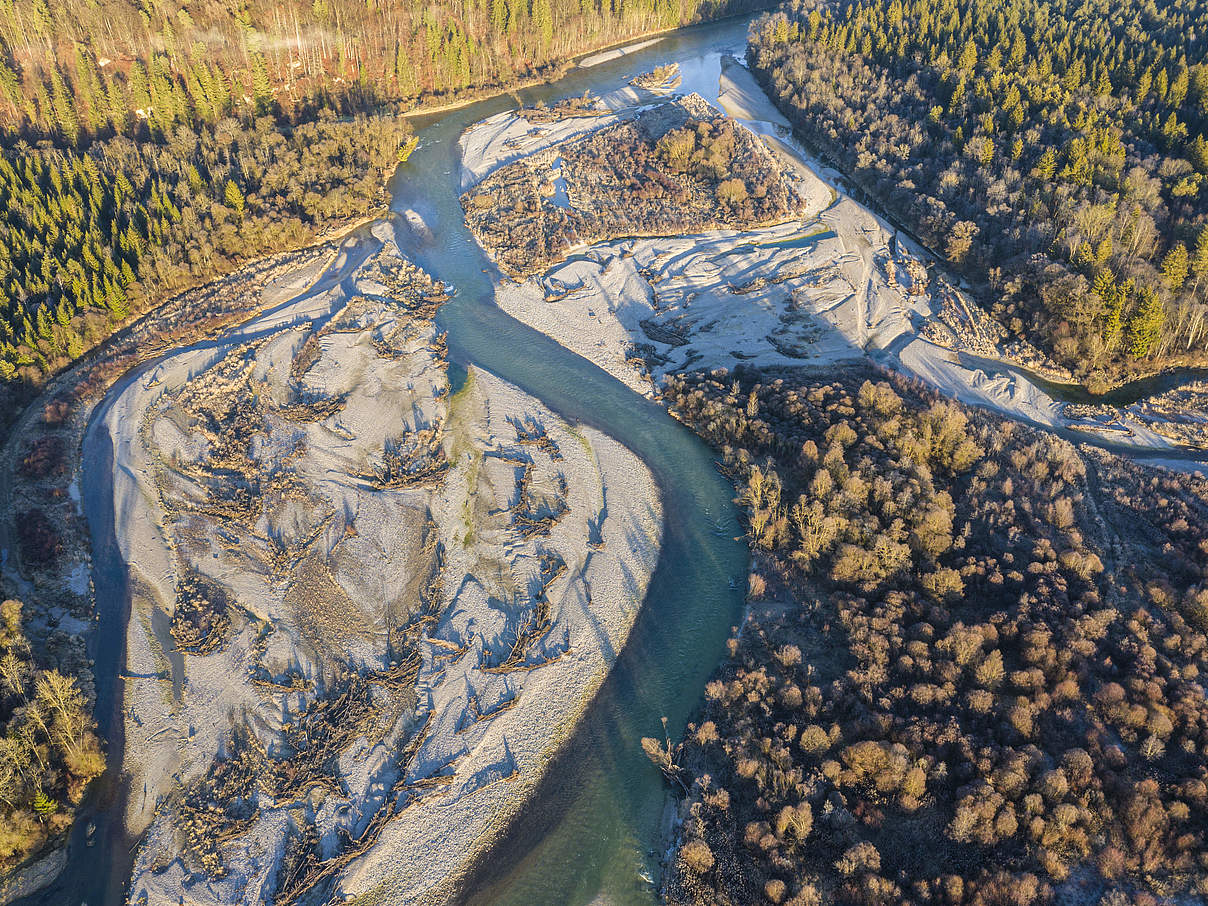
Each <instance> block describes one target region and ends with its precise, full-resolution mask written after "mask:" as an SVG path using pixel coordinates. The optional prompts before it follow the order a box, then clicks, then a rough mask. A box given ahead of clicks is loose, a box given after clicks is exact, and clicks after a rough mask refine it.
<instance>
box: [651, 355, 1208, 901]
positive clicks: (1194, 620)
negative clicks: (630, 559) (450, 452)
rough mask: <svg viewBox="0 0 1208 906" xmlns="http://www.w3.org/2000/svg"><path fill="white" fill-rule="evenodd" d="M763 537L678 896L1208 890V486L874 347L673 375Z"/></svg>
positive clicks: (699, 775)
mask: <svg viewBox="0 0 1208 906" xmlns="http://www.w3.org/2000/svg"><path fill="white" fill-rule="evenodd" d="M667 397H668V400H669V402H670V403H671V405H672V407H673V411H674V412H675V413H676V414H677V415H678V416H679V417H680V418H681V419H682V420H683V421H684V422H685V423H687V424H688V425H689V426H691V427H692V428H693V429H694V430H696V431H698V432H700V433H701V434H702V435H703V436H704V437H705V438H706V439H707V440H708V442H709V443H710V444H712V445H713V446H714V447H715V448H716V449H717V450H718V451H720V453H721V455H722V457H723V459H724V466H725V468H726V470H727V471H728V473H729V474H730V475H731V476H732V477H733V478H734V480H735V482H736V484H737V485H738V487H739V489H740V491H741V503H742V504H743V505H744V507H745V508H746V510H747V513H748V530H749V538H750V544H751V548H752V551H753V555H754V561H753V567H752V573H751V576H750V579H749V600H750V602H751V603H750V618H749V619H748V621H747V622H746V624H745V625H744V627H743V628H742V631H741V633H740V634H738V635H736V636H735V637H734V638H732V640H731V641H730V657H729V659H728V660H727V661H726V663H725V664H724V665H723V667H722V668H721V669H720V671H719V672H718V673H717V674H716V675H715V678H714V679H713V680H712V681H711V682H710V683H709V686H708V688H707V690H706V703H705V706H704V708H703V713H702V714H700V716H699V719H698V720H697V721H696V722H695V723H693V724H691V725H689V727H688V731H687V735H686V738H685V739H684V741H683V742H682V744H680V745H678V746H669V751H664V752H663V753H662V754H660V753H659V751H658V747H657V745H651V744H650V743H649V742H648V743H647V749H648V751H650V752H651V754H652V756H654V757H655V760H656V761H659V762H660V763H661V764H662V765H663V766H664V769H665V770H666V771H667V772H668V773H669V774H671V775H672V776H673V777H677V778H679V779H680V780H682V781H683V782H684V784H685V786H686V787H687V788H688V789H689V790H690V792H689V794H688V803H687V805H686V813H685V814H686V818H685V823H684V825H683V828H682V839H681V840H680V848H679V852H678V856H677V860H676V862H675V864H674V865H673V866H672V867H671V869H670V870H669V872H668V880H667V882H666V893H667V894H668V897H669V900H670V902H673V903H718V904H751V903H760V902H771V903H791V904H794V906H805V904H818V903H823V902H840V903H851V904H891V903H892V904H905V903H914V904H945V906H957V904H1021V906H1022V904H1025V903H1044V902H1055V898H1056V897H1057V896H1058V895H1059V894H1060V893H1062V892H1068V891H1072V890H1074V889H1075V888H1076V889H1077V890H1078V891H1079V896H1080V897H1081V898H1085V899H1080V901H1084V902H1088V903H1096V902H1102V903H1105V904H1113V906H1114V904H1128V903H1136V904H1156V903H1157V902H1159V901H1161V902H1169V901H1170V900H1169V899H1168V898H1177V897H1180V896H1187V895H1198V896H1203V895H1204V894H1205V893H1206V892H1208V856H1206V853H1208V846H1206V841H1205V833H1206V831H1208V785H1206V780H1208V777H1206V770H1205V764H1206V760H1205V754H1208V703H1206V702H1205V698H1204V695H1203V687H1202V681H1203V675H1204V671H1205V670H1208V636H1206V635H1205V633H1206V632H1208V588H1206V586H1205V580H1206V578H1208V577H1206V575H1205V566H1204V564H1205V562H1206V556H1205V555H1206V554H1208V482H1206V481H1205V480H1204V479H1202V478H1190V477H1187V476H1183V475H1178V474H1175V473H1170V472H1166V471H1164V470H1149V469H1145V468H1141V467H1139V466H1136V465H1133V464H1132V463H1130V462H1128V461H1126V460H1123V459H1120V458H1117V457H1114V456H1111V455H1109V454H1106V453H1102V452H1100V451H1096V450H1090V449H1079V448H1075V447H1074V446H1073V445H1071V444H1069V443H1067V442H1066V441H1064V440H1061V439H1059V438H1057V437H1055V436H1053V435H1049V434H1045V433H1042V432H1038V431H1034V430H1031V429H1025V428H1022V427H1020V426H1018V425H1015V424H1013V423H1010V422H1005V421H1002V420H1000V419H999V418H997V417H995V416H993V415H991V414H989V413H986V412H982V411H976V410H965V409H962V408H961V407H958V406H956V405H954V404H952V403H948V402H942V401H940V400H939V399H938V398H937V397H936V396H934V394H932V393H931V392H930V391H927V390H924V389H920V387H919V386H917V385H915V384H912V383H910V382H908V381H907V380H906V379H903V378H900V377H893V378H887V376H886V375H884V374H880V373H875V372H871V371H870V370H869V369H864V368H855V369H852V370H851V371H850V372H843V373H840V374H839V375H838V376H836V375H828V376H826V377H825V378H821V377H820V378H815V379H811V378H808V377H792V378H787V377H786V378H784V379H771V378H769V377H766V376H762V375H760V374H759V373H756V372H739V373H738V374H735V375H731V374H728V373H726V372H724V371H721V372H713V373H712V374H705V373H698V374H696V375H690V376H686V377H682V378H677V379H675V380H673V381H672V382H671V384H670V386H669V388H668V393H667Z"/></svg>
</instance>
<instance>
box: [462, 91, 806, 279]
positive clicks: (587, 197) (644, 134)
mask: <svg viewBox="0 0 1208 906" xmlns="http://www.w3.org/2000/svg"><path fill="white" fill-rule="evenodd" d="M556 155H561V158H562V167H561V175H562V178H563V179H564V180H565V181H566V193H567V197H568V199H569V207H561V206H559V205H558V204H557V203H555V201H554V200H553V199H552V193H551V192H549V191H548V190H547V189H546V186H548V179H549V176H548V173H549V168H550V166H551V164H552V163H553V161H554V158H555V156H556ZM618 198H624V199H625V204H617V199H618ZM799 205H800V200H799V199H798V198H797V196H796V193H794V191H793V190H792V188H791V187H790V185H789V183H788V180H787V177H786V176H785V174H784V173H783V171H782V169H781V167H780V164H779V162H778V161H777V160H776V158H775V157H774V156H773V155H772V154H771V153H770V152H769V151H768V150H767V148H766V147H765V146H764V145H763V142H762V141H761V140H760V139H759V138H758V137H757V136H755V135H753V134H752V133H751V132H749V131H747V130H746V129H744V128H742V127H740V126H736V125H735V124H734V123H733V122H731V121H730V120H728V119H726V118H725V117H723V116H720V115H718V114H717V113H716V112H715V111H714V110H713V109H712V108H711V107H709V106H708V105H707V104H705V103H704V102H703V101H701V100H700V98H697V97H691V96H690V97H688V98H683V99H681V100H678V101H674V102H667V103H665V104H661V105H659V106H657V107H655V108H653V109H651V110H646V111H643V112H642V113H641V114H640V115H638V116H637V117H635V118H634V119H632V120H626V121H624V122H620V123H617V124H615V125H612V126H607V127H605V128H603V129H599V130H597V131H595V132H593V133H591V134H590V135H588V136H587V137H585V138H582V139H578V140H575V141H572V142H568V143H567V144H565V145H562V146H560V147H558V148H556V149H553V150H549V151H545V152H541V153H539V154H534V155H531V156H530V157H528V158H526V159H524V160H520V161H517V162H515V163H512V164H509V165H507V166H505V167H501V168H500V169H498V170H496V171H495V172H494V173H492V174H491V175H490V176H488V177H487V178H486V179H484V180H483V181H482V182H481V183H479V184H478V185H477V186H475V187H474V188H473V189H472V190H470V191H469V192H467V193H466V194H465V195H463V196H462V207H463V208H464V209H465V211H466V223H467V225H468V226H469V227H470V229H471V230H472V231H473V232H474V234H475V235H476V236H477V237H478V239H479V240H480V241H481V242H482V243H483V245H484V246H485V247H486V248H487V249H489V250H490V251H491V253H492V254H493V255H494V256H495V258H496V260H497V261H498V262H499V264H500V266H501V267H502V268H503V270H505V271H506V272H508V273H509V274H512V275H529V274H534V273H540V272H541V271H543V270H545V269H546V268H548V267H549V266H550V265H551V264H553V263H554V262H555V261H557V260H558V259H559V258H560V257H561V256H562V254H563V253H564V252H565V250H566V249H567V248H569V247H570V246H572V245H575V244H577V243H593V242H599V241H602V240H607V239H614V238H617V237H621V236H641V235H646V236H662V235H672V234H677V233H686V232H697V231H701V230H710V229H722V228H749V227H753V226H760V225H765V224H769V223H776V222H780V221H783V220H786V219H787V218H789V217H790V216H792V214H793V213H794V211H796V210H797V208H798V206H799Z"/></svg>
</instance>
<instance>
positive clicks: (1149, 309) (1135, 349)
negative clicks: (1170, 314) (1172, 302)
mask: <svg viewBox="0 0 1208 906" xmlns="http://www.w3.org/2000/svg"><path fill="white" fill-rule="evenodd" d="M1165 323H1166V306H1165V305H1164V304H1163V303H1162V300H1161V298H1160V297H1159V296H1158V294H1157V293H1155V292H1154V291H1153V290H1152V289H1149V288H1148V287H1146V288H1145V289H1142V290H1141V293H1140V302H1139V304H1138V305H1137V310H1136V311H1135V312H1134V313H1133V316H1132V317H1131V318H1130V319H1129V321H1128V354H1129V355H1131V356H1132V357H1133V358H1134V359H1140V358H1144V357H1145V356H1147V355H1149V354H1150V352H1151V351H1153V348H1154V346H1155V345H1156V344H1157V342H1158V339H1159V337H1161V335H1162V327H1163V326H1164V325H1165Z"/></svg>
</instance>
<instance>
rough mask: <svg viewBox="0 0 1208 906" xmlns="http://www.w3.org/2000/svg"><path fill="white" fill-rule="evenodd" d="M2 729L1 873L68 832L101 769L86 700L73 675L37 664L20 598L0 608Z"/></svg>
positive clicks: (0, 761)
mask: <svg viewBox="0 0 1208 906" xmlns="http://www.w3.org/2000/svg"><path fill="white" fill-rule="evenodd" d="M0 734H2V735H0V816H2V820H0V826H2V827H3V830H2V831H0V870H10V869H12V868H13V867H15V866H16V865H17V864H18V863H19V862H21V861H22V860H23V859H24V858H25V857H26V856H28V855H30V854H32V853H35V852H37V851H38V850H39V849H41V848H42V847H43V846H44V845H45V844H46V843H47V842H48V841H50V840H52V839H55V838H57V837H59V836H60V835H62V834H64V833H65V832H66V830H67V828H69V827H70V826H71V818H72V812H73V807H74V806H76V805H78V804H79V803H80V800H81V799H82V798H83V795H84V789H85V787H87V786H88V783H89V781H90V780H92V779H93V778H94V777H96V776H98V775H99V774H100V773H101V772H102V771H103V770H104V769H105V756H104V755H103V754H102V752H101V745H100V742H99V741H98V740H97V737H96V735H95V734H94V732H93V723H92V718H91V715H90V714H89V704H88V702H87V701H86V700H85V698H84V696H83V694H82V693H81V692H80V690H79V688H78V687H77V685H76V683H75V681H74V680H73V679H71V678H69V677H67V676H64V675H63V674H62V673H60V672H59V671H58V670H54V669H43V667H41V666H40V665H39V659H38V658H36V657H35V654H34V650H33V647H32V646H31V645H30V643H29V640H28V639H27V638H26V636H25V632H24V628H23V626H22V622H21V603H20V602H19V601H5V602H4V603H3V604H2V605H0Z"/></svg>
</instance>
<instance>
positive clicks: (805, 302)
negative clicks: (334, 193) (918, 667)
mask: <svg viewBox="0 0 1208 906" xmlns="http://www.w3.org/2000/svg"><path fill="white" fill-rule="evenodd" d="M715 73H716V74H715V75H714V74H712V73H709V74H703V75H700V74H698V75H697V76H696V77H695V78H694V79H693V80H691V81H690V83H686V84H685V85H684V86H683V87H684V89H685V90H695V91H699V92H700V93H702V94H703V96H704V97H706V99H709V100H711V101H712V102H714V103H715V104H717V105H718V106H719V107H721V108H723V109H725V110H727V111H729V112H730V113H731V114H732V115H733V116H735V117H736V118H737V120H738V122H741V123H742V124H743V125H744V126H745V127H747V128H749V129H750V130H751V131H752V132H754V133H755V134H757V135H760V136H762V137H763V138H764V139H765V141H766V142H767V143H768V146H769V148H770V149H771V150H772V151H773V153H775V154H777V155H778V156H779V157H781V159H782V160H784V161H785V164H786V166H787V167H789V168H790V169H791V170H792V171H793V172H795V173H796V176H797V185H798V186H804V187H805V188H804V189H802V190H801V191H804V192H805V193H806V194H808V195H809V197H810V198H811V199H812V200H813V202H814V204H812V205H811V206H810V208H809V210H808V211H807V213H805V214H804V215H803V216H802V217H801V219H800V220H799V221H797V222H795V223H793V224H790V225H788V226H786V227H773V228H765V229H752V230H746V231H742V232H721V233H708V234H701V235H694V236H686V237H668V238H650V239H626V240H622V241H617V242H603V243H598V244H595V245H591V246H585V247H582V248H579V249H576V254H574V255H572V256H571V257H570V258H569V259H568V260H567V261H565V262H564V263H562V264H556V265H554V266H553V267H551V268H550V269H549V270H547V271H546V272H545V273H543V274H541V275H538V276H535V277H531V278H529V279H528V280H525V281H522V282H518V283H517V282H508V281H504V282H501V283H500V284H499V288H498V291H497V301H498V304H499V305H500V306H501V307H502V308H503V309H504V310H505V311H507V312H508V313H509V314H511V315H512V316H513V317H517V318H519V319H521V320H524V321H525V322H526V323H529V324H531V325H532V326H534V327H535V328H537V329H539V330H542V331H543V332H546V333H547V334H549V335H550V336H552V337H554V338H555V339H557V340H558V341H559V342H560V343H563V344H564V345H566V346H568V347H569V348H571V349H574V350H575V351H576V352H577V353H579V354H580V355H583V356H584V357H585V358H588V359H590V360H591V361H593V362H595V363H596V364H598V365H600V366H601V367H602V368H604V369H605V370H607V371H609V373H611V374H613V375H614V376H616V377H618V378H619V379H621V380H623V381H624V382H625V383H626V384H627V385H628V386H630V387H632V388H634V389H635V390H637V391H638V392H642V393H644V394H645V395H648V396H649V395H654V394H656V393H657V392H658V391H657V388H658V385H659V382H660V381H661V380H662V379H664V378H665V377H666V376H667V375H669V374H673V373H678V372H683V371H687V370H690V369H713V368H729V369H733V368H736V367H740V366H743V365H750V366H753V367H760V368H766V367H773V368H783V367H795V366H801V365H818V364H826V363H827V362H831V361H842V360H845V359H859V358H863V357H870V358H872V359H873V360H875V361H878V362H880V363H882V364H886V365H888V366H890V367H892V368H895V369H898V370H902V371H905V372H906V373H908V374H911V375H914V376H916V377H919V378H921V379H923V380H924V381H926V382H927V383H929V384H931V385H932V386H934V387H936V388H938V389H940V390H942V391H943V392H944V393H946V394H948V395H951V396H953V397H954V398H956V399H959V400H961V401H962V402H966V403H971V404H974V405H981V406H986V407H989V408H992V409H994V410H996V411H999V412H1002V413H1004V414H1007V415H1011V416H1012V417H1015V418H1018V419H1021V420H1023V421H1026V422H1028V423H1031V424H1034V425H1037V426H1041V427H1046V428H1051V429H1061V430H1068V431H1077V432H1079V433H1081V434H1082V435H1083V436H1085V437H1086V438H1088V439H1095V440H1097V441H1098V442H1101V443H1104V444H1110V445H1112V446H1114V447H1118V448H1121V449H1129V448H1131V449H1134V450H1136V451H1138V452H1144V453H1147V454H1150V453H1155V452H1159V451H1168V452H1170V453H1172V454H1174V453H1178V452H1180V451H1182V450H1184V449H1185V447H1184V446H1183V444H1184V443H1187V442H1195V439H1196V438H1197V437H1198V436H1199V433H1198V428H1197V427H1196V426H1195V425H1191V426H1188V425H1187V424H1183V423H1182V422H1184V421H1185V419H1182V417H1181V416H1179V414H1178V413H1172V412H1171V411H1170V406H1169V405H1166V404H1155V405H1145V404H1144V403H1141V404H1136V405H1131V406H1128V407H1119V408H1111V409H1106V408H1103V407H1100V408H1097V409H1086V408H1079V407H1076V406H1072V405H1068V404H1066V403H1065V402H1063V401H1061V400H1059V399H1055V398H1054V397H1052V396H1050V395H1049V392H1048V391H1047V389H1046V387H1045V386H1044V384H1043V382H1039V381H1038V380H1036V379H1032V378H1029V376H1028V374H1027V373H1026V372H1025V371H1024V370H1022V369H1020V368H1018V367H1015V366H1013V364H1012V362H1013V361H1015V360H1019V359H1020V356H1021V355H1023V357H1024V360H1026V361H1033V360H1035V359H1036V357H1037V355H1038V353H1035V351H1034V350H1033V351H1031V352H1030V353H1027V354H1025V353H1026V352H1027V351H1025V352H1024V353H1021V351H1020V350H1019V349H1018V348H1016V347H1017V345H1018V344H1009V343H1007V341H1006V331H1005V329H1004V328H1003V327H1002V326H1001V325H999V324H997V323H996V322H995V321H994V320H993V319H992V318H991V317H990V316H989V315H988V314H986V313H985V312H984V311H983V310H982V309H981V308H980V307H979V306H978V305H977V304H976V303H974V302H972V301H971V300H969V299H966V298H965V297H964V295H963V294H962V293H961V291H960V290H959V289H958V288H957V287H955V286H953V285H952V284H950V283H948V282H947V281H946V280H945V279H943V277H942V276H940V275H937V274H935V273H934V272H933V271H931V270H930V269H929V268H928V267H927V266H926V264H925V263H924V262H925V259H924V257H923V255H924V253H923V251H922V249H919V248H918V247H917V246H913V245H912V243H911V242H910V241H909V240H906V239H904V238H903V237H902V236H901V235H899V234H898V233H897V232H896V231H895V230H894V229H893V228H892V227H891V226H890V225H889V224H887V223H885V222H884V221H882V220H881V219H879V218H878V217H877V216H876V215H875V214H874V213H872V212H870V211H869V210H867V209H866V208H864V207H862V206H861V205H859V204H857V203H856V202H855V201H854V200H852V199H850V198H847V197H846V196H844V195H842V194H841V192H840V190H839V189H838V187H837V186H836V185H835V184H834V183H833V182H832V184H830V185H829V186H828V185H827V184H826V182H825V180H826V175H825V171H820V170H819V169H818V167H817V165H816V163H815V162H814V161H812V160H811V159H810V158H809V157H808V155H806V154H805V153H804V152H803V151H802V149H801V148H800V146H798V145H796V143H795V142H794V141H793V139H792V138H791V137H790V135H789V130H788V127H787V122H786V121H785V120H784V118H783V117H782V116H780V114H779V113H777V112H776V111H775V108H774V107H773V105H772V104H771V102H770V100H768V99H767V97H766V95H764V93H763V91H762V89H761V88H760V87H759V85H758V83H757V82H756V81H755V79H754V77H753V76H752V75H751V74H750V73H749V72H748V71H747V70H746V69H745V67H743V66H742V65H741V64H740V63H739V62H738V61H737V60H736V59H734V58H733V57H727V56H725V55H724V54H723V55H721V57H720V59H719V63H718V67H717V70H716V71H715ZM714 79H716V82H714ZM612 113H613V115H614V116H624V115H627V111H626V110H625V108H620V109H618V110H614V111H612ZM628 115H632V114H628ZM760 117H768V119H760ZM515 118H516V120H519V119H520V117H519V115H516V117H515ZM592 125H593V124H592V123H590V122H588V121H578V122H576V124H575V128H574V130H573V131H572V130H568V135H566V136H565V137H562V136H557V135H555V136H551V137H550V138H549V139H548V140H542V141H541V144H540V145H535V146H533V148H534V150H533V151H532V152H530V153H536V150H537V149H540V150H541V152H542V153H544V154H546V155H547V156H548V155H556V154H558V153H559V150H560V148H561V147H563V144H562V143H566V142H571V141H582V136H583V135H584V134H590V130H591V127H592ZM489 127H490V128H491V129H492V130H493V131H495V132H498V133H500V134H503V133H506V132H512V131H516V130H520V131H523V128H522V123H521V122H515V121H509V120H507V119H506V118H504V117H496V118H494V120H493V121H491V122H490V123H489ZM479 128H486V124H484V126H483V127H476V128H475V129H474V130H470V132H469V133H468V134H467V137H466V139H465V143H466V146H467V147H470V148H472V150H473V152H474V153H473V155H472V156H471V157H470V159H469V164H468V166H467V168H466V171H465V175H464V176H463V180H464V181H466V182H472V181H473V180H474V179H475V178H476V177H477V176H478V174H481V173H490V172H493V170H494V169H496V168H497V167H498V166H499V165H500V162H501V161H503V160H511V159H514V157H513V154H514V153H523V150H524V148H525V146H524V145H523V143H521V144H520V145H517V146H516V147H511V146H509V152H510V153H509V155H508V156H507V157H503V156H499V159H492V158H491V156H490V154H491V152H492V151H493V150H496V149H499V150H502V147H501V146H499V145H495V144H492V143H489V142H477V141H476V137H477V136H476V133H477V130H478V129H479ZM545 138H546V137H545V136H542V139H545ZM496 153H497V156H498V151H496ZM823 198H828V199H830V200H832V201H831V203H830V204H829V205H826V204H825V203H824V202H823V203H821V204H820V203H818V202H820V201H821V200H822V199H823ZM823 208H825V210H823Z"/></svg>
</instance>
